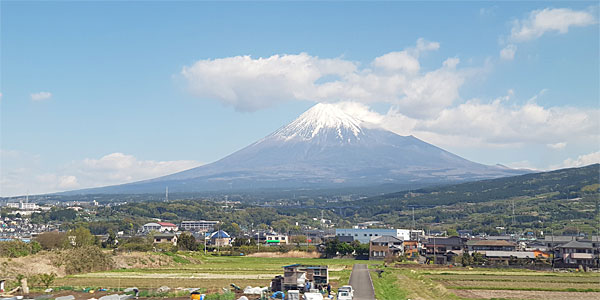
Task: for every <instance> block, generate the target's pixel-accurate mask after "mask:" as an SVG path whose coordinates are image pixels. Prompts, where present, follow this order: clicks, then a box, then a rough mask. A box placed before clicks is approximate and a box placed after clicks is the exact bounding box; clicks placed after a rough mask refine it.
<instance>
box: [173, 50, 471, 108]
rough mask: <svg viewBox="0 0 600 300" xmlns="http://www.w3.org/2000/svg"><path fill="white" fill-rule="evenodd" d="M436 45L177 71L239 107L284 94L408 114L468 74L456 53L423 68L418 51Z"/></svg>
mask: <svg viewBox="0 0 600 300" xmlns="http://www.w3.org/2000/svg"><path fill="white" fill-rule="evenodd" d="M439 47H440V45H439V43H436V42H429V41H426V40H424V39H418V40H417V42H416V45H415V46H414V47H409V48H406V49H405V50H402V51H399V52H390V53H387V54H384V55H382V56H379V57H376V58H374V59H373V61H372V62H371V63H370V64H368V65H367V66H366V67H363V68H360V67H359V64H358V63H356V62H352V61H348V60H344V59H342V58H333V59H324V58H319V57H316V56H310V55H308V54H306V53H300V54H295V55H287V54H286V55H273V56H271V57H267V58H252V57H250V56H235V57H227V58H220V59H207V60H199V61H197V62H195V63H194V64H192V65H191V66H185V67H183V69H182V71H181V74H182V76H183V78H185V80H186V81H187V83H188V86H189V89H190V91H191V92H192V94H194V95H195V96H197V97H199V98H202V99H216V100H219V101H221V102H223V103H224V104H226V105H231V106H233V107H235V109H237V110H241V111H254V110H258V109H261V108H265V107H269V106H272V105H276V104H277V103H280V102H283V101H288V100H303V101H314V102H337V101H354V102H361V103H372V102H384V103H393V104H397V105H400V106H402V107H403V108H404V113H406V114H408V115H426V114H434V113H437V112H438V111H439V110H441V109H442V108H443V107H446V106H447V105H449V104H452V103H453V102H454V101H455V100H456V99H457V98H458V89H459V88H460V87H461V85H462V84H463V82H464V78H465V76H466V74H467V72H465V71H463V70H457V69H456V67H457V65H458V63H459V62H460V60H459V59H458V58H449V59H447V60H446V61H445V62H444V63H443V65H442V66H441V67H440V68H438V69H434V70H431V71H423V70H422V69H421V67H420V64H419V60H418V58H419V56H420V55H422V54H423V52H425V51H433V50H437V49H439Z"/></svg>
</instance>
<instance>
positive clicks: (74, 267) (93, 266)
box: [61, 246, 114, 274]
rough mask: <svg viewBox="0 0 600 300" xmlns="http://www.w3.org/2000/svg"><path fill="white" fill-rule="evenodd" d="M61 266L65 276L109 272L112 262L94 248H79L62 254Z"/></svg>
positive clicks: (98, 249)
mask: <svg viewBox="0 0 600 300" xmlns="http://www.w3.org/2000/svg"><path fill="white" fill-rule="evenodd" d="M61 256H62V259H63V260H62V264H63V265H64V266H65V272H66V273H67V274H78V273H89V272H97V271H106V270H110V269H111V268H112V267H113V264H114V263H113V260H112V258H111V257H110V255H108V254H105V253H103V252H102V250H100V248H98V247H96V246H81V247H77V248H73V249H69V250H66V251H64V253H62V255H61Z"/></svg>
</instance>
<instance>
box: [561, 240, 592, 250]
mask: <svg viewBox="0 0 600 300" xmlns="http://www.w3.org/2000/svg"><path fill="white" fill-rule="evenodd" d="M558 248H579V249H592V248H593V247H592V243H583V242H578V241H570V242H568V243H566V244H563V245H560V246H558Z"/></svg>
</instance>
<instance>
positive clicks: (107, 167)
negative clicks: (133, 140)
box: [68, 153, 200, 186]
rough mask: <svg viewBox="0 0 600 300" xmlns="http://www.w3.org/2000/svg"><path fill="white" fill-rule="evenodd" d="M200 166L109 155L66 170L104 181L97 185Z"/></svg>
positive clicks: (177, 161)
mask: <svg viewBox="0 0 600 300" xmlns="http://www.w3.org/2000/svg"><path fill="white" fill-rule="evenodd" d="M199 165H200V164H199V163H198V162H196V161H192V160H176V161H154V160H139V159H137V158H136V157H134V156H133V155H127V154H123V153H111V154H108V155H105V156H103V157H101V158H99V159H94V158H86V159H84V160H83V161H76V162H74V163H71V165H70V166H69V167H68V169H71V170H78V173H79V174H80V175H79V176H80V177H84V178H90V179H91V178H93V177H99V178H101V180H103V181H104V183H102V184H98V185H97V186H99V185H107V184H118V183H125V182H131V181H137V180H143V179H150V178H154V177H159V176H163V175H167V174H171V173H175V172H178V171H183V170H186V169H190V168H193V167H197V166H199Z"/></svg>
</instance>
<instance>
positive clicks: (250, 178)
mask: <svg viewBox="0 0 600 300" xmlns="http://www.w3.org/2000/svg"><path fill="white" fill-rule="evenodd" d="M522 173H523V171H517V170H512V169H507V168H504V167H498V166H486V165H482V164H478V163H474V162H471V161H468V160H466V159H463V158H461V157H459V156H457V155H454V154H452V153H450V152H447V151H445V150H443V149H440V148H438V147H436V146H433V145H431V144H428V143H425V142H423V141H421V140H419V139H417V138H415V137H413V136H400V135H397V134H395V133H393V132H391V131H387V130H385V129H382V128H378V127H376V126H374V125H373V124H368V123H366V122H364V121H362V120H360V119H359V118H357V117H355V116H352V115H350V114H348V113H346V112H345V111H344V110H342V109H340V108H339V107H338V106H336V105H334V104H317V105H315V106H313V107H312V108H311V109H309V110H308V111H306V112H305V113H303V114H302V115H301V116H300V117H299V118H298V119H296V120H294V121H293V122H291V123H290V124H288V125H286V126H284V127H282V128H280V129H278V130H277V131H275V132H273V133H272V134H270V135H268V136H266V137H265V138H263V139H261V140H259V141H257V142H256V143H254V144H251V145H249V146H248V147H246V148H244V149H241V150H239V151H237V152H235V153H233V154H231V155H229V156H227V157H225V158H223V159H221V160H219V161H216V162H214V163H211V164H208V165H204V166H200V167H197V168H193V169H190V170H186V171H183V172H179V173H176V174H172V175H168V176H164V177H160V178H156V179H151V180H145V181H140V182H136V183H130V184H125V185H118V186H111V187H105V188H96V189H88V190H81V191H76V192H81V193H150V192H161V191H163V190H164V189H165V187H166V186H168V187H169V190H170V191H175V192H196V191H215V190H229V189H244V190H252V189H258V188H331V187H344V186H368V185H378V184H386V183H387V184H389V183H404V184H405V183H407V182H409V183H410V182H414V183H440V182H457V181H465V180H478V179H485V178H496V177H503V176H509V175H515V174H522Z"/></svg>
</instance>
